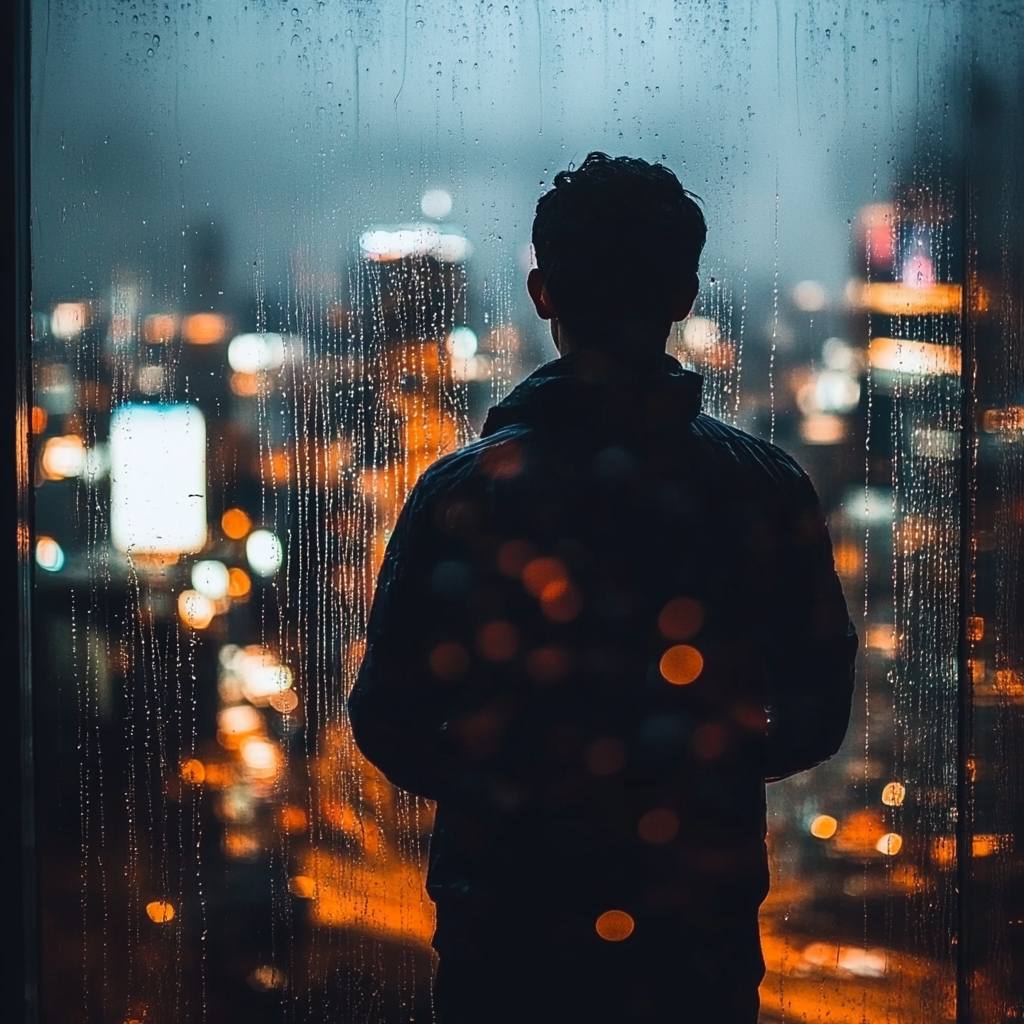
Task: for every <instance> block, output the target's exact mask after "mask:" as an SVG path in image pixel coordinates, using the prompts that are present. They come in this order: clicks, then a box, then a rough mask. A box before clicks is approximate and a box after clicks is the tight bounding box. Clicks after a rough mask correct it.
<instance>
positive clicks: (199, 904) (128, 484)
mask: <svg viewBox="0 0 1024 1024" xmlns="http://www.w3.org/2000/svg"><path fill="white" fill-rule="evenodd" d="M1021 29H1022V25H1021V18H1020V12H1019V11H1016V10H1015V8H1014V5H1011V4H1000V3H993V4H990V5H987V6H985V7H984V8H981V7H980V6H977V5H973V4H969V3H967V2H966V0H964V2H963V3H948V4H943V5H928V4H921V3H918V2H916V0H915V2H911V0H906V2H896V3H893V2H888V3H881V2H864V3H861V4H859V5H854V6H850V5H849V4H838V3H797V2H795V0H780V2H777V3H775V4H746V3H732V2H719V3H713V4H711V3H709V4H681V3H670V2H668V0H657V2H652V3H649V4H647V5H643V4H637V3H632V2H629V3H627V2H625V0H615V2H604V3H597V2H591V0H578V2H576V3H575V4H574V5H572V6H565V5H564V3H563V2H560V3H558V4H551V3H507V4H502V3H500V2H496V3H485V4H475V3H474V4H469V3H457V2H454V0H446V2H445V3H442V4H439V5H437V4H435V5H426V4H424V3H417V2H416V0H408V2H406V3H405V4H395V3H390V4H385V3H378V4H373V3H358V4H355V3H353V4H333V5H328V4H323V3H318V4H310V3H306V2H304V3H298V4H296V5H293V4H292V3H275V4H256V3H254V4H250V5H248V6H238V5H233V6H230V9H229V6H225V5H222V6H216V5H212V4H191V5H169V4H163V3H156V2H147V0H136V2H132V3H106V4H103V3H94V2H88V0H78V2H72V3H67V4H63V5H48V4H45V3H42V2H37V3H33V5H32V36H33V75H34V79H33V92H32V159H33V200H32V203H33V206H32V220H33V241H32V244H33V256H34V282H33V293H34V298H33V303H34V307H33V308H34V314H33V363H32V365H33V394H34V398H33V402H34V405H33V408H32V432H33V466H34V474H35V485H36V494H35V521H34V545H35V561H36V584H35V591H34V593H35V605H34V609H33V615H34V644H35V647H34V657H35V669H34V671H35V675H34V687H35V694H36V701H37V724H36V728H37V733H36V756H37V776H38V793H39V814H38V817H39V825H38V837H37V840H38V850H39V864H40V872H39V874H40V879H41V896H40V899H41V909H40V921H41V941H42V971H43V977H42V984H41V992H42V997H41V999H42V1016H43V1019H44V1020H45V1021H65V1020H83V1021H97V1022H98V1021H118V1022H122V1021H147V1022H160V1021H165V1020H166V1021H181V1020H204V1019H208V1020H211V1021H212V1020H229V1019H242V1018H243V1017H246V1018H247V1019H254V1020H277V1019H282V1020H344V1021H353V1022H356V1021H367V1022H369V1021H384V1020H388V1021H390V1020H398V1019H403V1020H409V1019H416V1020H429V1019H431V1004H430V979H431V972H432V970H433V955H432V952H431V949H430V937H431V934H432V929H433V911H432V904H431V903H430V901H429V899H428V897H427V895H426V893H425V890H424V887H423V873H424V869H425V857H426V851H427V843H428V840H429V835H430V830H431V825H432V807H431V805H430V804H429V803H428V802H427V801H424V800H421V799H419V798H416V797H413V796H410V795H409V794H406V793H403V792H401V791H399V790H397V789H395V788H394V787H392V786H391V785H390V784H389V783H388V782H387V781H386V780H385V779H384V777H383V776H382V775H381V774H380V773H379V772H378V771H376V769H374V768H373V767H372V766H370V765H369V764H368V763H367V762H366V761H365V760H364V759H362V757H361V756H360V754H359V753H358V751H357V749H356V747H355V745H354V743H353V740H352V736H351V732H350V729H349V726H348V722H347V718H346V709H345V701H346V695H347V693H348V691H349V689H350V688H351V686H352V684H353V682H354V678H355V673H356V671H357V669H358V666H359V663H360V659H361V655H362V651H363V643H364V641H363V637H364V631H365V626H366V617H367V612H368V608H369V604H370V601H371V599H372V590H373V585H374V579H375V574H376V570H377V568H378V566H379V564H380V561H381V558H382V557H383V551H384V548H385V545H386V543H387V540H388V537H389V533H390V531H391V529H392V528H393V526H394V524H395V520H396V517H397V514H398V512H399V510H400V508H401V506H402V503H403V501H404V499H405V497H406V496H407V495H408V493H409V491H410V489H411V487H412V486H413V484H414V483H415V481H416V480H417V478H418V477H419V475H420V474H421V473H422V472H423V470H424V469H425V468H426V467H427V466H429V465H430V464H431V463H432V462H433V461H434V460H436V459H437V458H438V457H440V456H441V455H443V454H445V453H447V452H450V451H453V450H455V449H456V448H458V447H459V446H461V445H463V444H465V443H466V442H468V441H470V440H471V439H472V438H473V437H474V436H475V433H476V431H477V430H479V428H480V426H481V424H482V421H483V417H484V415H485V413H486V409H487V408H488V406H489V405H490V404H492V403H494V402H495V401H497V400H498V399H500V398H501V397H502V396H503V395H505V394H506V393H507V392H508V391H509V390H510V388H511V387H512V385H513V384H514V383H515V382H516V381H518V380H519V379H521V378H522V377H523V376H524V375H525V374H527V373H528V372H530V371H531V370H532V369H534V368H535V367H536V366H537V365H539V364H540V363H542V362H544V361H546V360H547V359H549V358H552V357H553V356H554V350H553V348H552V346H551V343H550V340H549V338H548V336H547V334H546V326H545V325H544V324H543V323H542V322H540V321H538V320H537V319H536V317H535V316H534V315H533V312H532V309H531V307H530V306H529V303H528V299H527V297H526V292H525V277H526V274H527V272H528V271H529V269H530V267H531V265H532V253H531V248H530V226H531V222H532V216H533V210H534V207H535V204H536V200H537V198H538V197H539V196H540V195H541V194H542V193H543V192H544V191H545V190H547V189H548V188H550V187H551V185H552V182H553V178H554V176H555V174H556V173H557V172H558V171H559V170H560V169H563V168H565V167H567V166H569V165H572V164H579V163H580V162H581V161H582V160H583V158H584V157H585V156H586V154H587V153H588V152H589V151H591V150H604V151H607V152H609V153H612V154H613V155H619V154H628V155H635V156H642V157H644V158H646V159H650V160H661V161H664V162H665V163H666V164H667V165H668V166H670V167H671V168H672V169H673V170H674V171H675V172H676V173H677V174H678V176H679V177H680V180H681V181H682V183H683V185H684V186H685V187H686V188H688V189H690V190H691V191H692V192H694V193H696V194H697V195H698V196H700V198H701V202H702V204H703V208H704V211H705V215H706V218H707V220H708V224H709V236H708V246H707V249H706V251H705V255H704V258H703V261H702V268H701V291H700V295H699V297H698V301H697V305H696V307H695V310H694V312H693V313H692V314H691V316H690V317H689V318H687V319H686V320H685V321H683V322H681V323H680V324H677V325H676V326H675V327H674V328H673V332H672V334H671V335H670V337H669V342H668V349H669V352H670V353H671V354H672V355H674V356H675V357H677V358H678V359H679V360H680V362H681V363H683V364H684V365H685V366H688V367H691V368H693V369H696V370H697V371H699V372H700V373H702V374H703V376H704V389H705V391H704V408H705V411H707V412H709V413H711V414H712V415H714V416H717V417H719V418H721V419H723V420H725V421H727V422H729V423H733V424H735V425H737V426H740V427H742V428H744V429H746V430H748V431H751V432H752V433H755V434H758V435H760V436H763V437H765V438H768V439H770V440H772V441H773V442H774V443H776V444H778V445H780V446H781V447H783V448H784V449H786V450H787V451H789V452H791V453H792V454H794V455H795V456H796V457H797V458H798V459H799V461H800V462H801V463H802V464H803V465H805V466H806V468H807V469H808V472H809V473H810V475H811V477H812V479H813V480H814V482H815V484H816V486H817V488H818V490H819V493H820V495H821V497H822V501H823V505H824V507H825V510H826V512H827V514H828V516H829V522H830V527H831V531H832V535H833V542H834V551H835V561H836V567H837V569H838V571H839V573H840V576H841V578H842V580H843V584H844V589H845V592H846V596H847V600H848V602H849V604H850V608H851V612H852V615H853V619H854V623H855V625H856V627H857V630H858V632H859V634H860V639H861V654H860V657H859V662H858V673H857V693H856V706H855V713H854V720H853V724H852V725H851V729H850V732H849V735H848V737H847V740H846V742H845V744H844V746H843V749H842V751H841V752H840V754H839V755H837V756H836V757H835V758H834V759H832V761H830V762H829V763H828V764H826V765H824V766H822V767H820V768H818V769H816V770H814V771H812V772H809V773H804V774H802V775H799V776H797V777H795V778H793V779H791V780H788V781H786V782H783V783H778V784H773V785H771V786H770V787H769V847H770V856H771V864H772V889H771V893H770V895H769V897H768V900H767V902H766V903H765V905H764V907H763V908H762V915H761V929H762V942H763V947H764V955H765V962H766V971H767V973H766V976H765V980H764V984H763V986H762V1019H763V1020H764V1021H766V1022H772V1021H793V1022H796V1021H805V1022H812V1021H826V1020H827V1021H848V1022H851V1024H853V1022H855V1021H856V1022H867V1021H871V1022H875V1021H878V1022H881V1021H901V1022H904V1024H910V1022H921V1024H934V1022H937V1021H943V1020H953V1019H955V1018H956V1004H957V963H958V960H957V936H958V928H959V927H960V925H959V923H958V916H957V915H958V901H957V884H958V881H957V838H956V837H957V811H958V806H960V805H959V803H958V794H957V782H958V772H960V773H964V774H965V775H966V778H967V781H968V783H969V787H970V792H971V793H972V801H974V802H973V803H972V805H971V807H972V813H975V812H976V818H972V832H971V836H970V843H969V844H968V845H969V846H970V849H971V856H972V865H973V867H972V871H973V876H972V877H973V879H974V883H975V885H976V888H974V889H972V900H973V901H974V902H973V904H972V905H973V907H974V916H973V918H972V919H971V928H972V931H971V932H970V933H969V935H970V939H971V949H972V951H973V952H972V960H971V964H972V966H971V972H972V973H971V975H970V987H971V990H972V992H973V993H974V1002H973V1009H972V1014H973V1016H972V1018H971V1019H975V1020H978V1021H979V1022H980V1021H982V1020H996V1019H1004V1018H1005V1019H1011V1018H1013V1016H1014V1013H1016V1015H1017V1016H1019V1015H1020V1014H1021V1013H1024V1010H1022V1009H1021V1007H1022V1005H1024V1004H1022V1003H1021V1001H1020V1000H1021V998H1022V996H1021V992H1020V986H1019V978H1018V979H1016V982H1014V981H1013V978H1014V967H1013V963H1014V950H1015V949H1016V948H1017V946H1016V945H1015V943H1019V938H1017V931H1019V921H1016V918H1015V917H1014V916H1013V915H1014V914H1016V917H1021V916H1024V914H1021V913H1018V912H1017V910H1014V909H1013V907H1015V906H1017V904H1015V903H1014V897H1012V893H1013V892H1015V890H1016V888H1019V886H1020V871H1019V861H1016V860H1014V852H1013V851H1014V832H1015V830H1016V828H1017V827H1019V816H1020V807H1021V796H1022V787H1021V784H1020V783H1021V780H1020V776H1019V769H1018V768H1016V767H1015V766H1016V764H1017V762H1019V761H1020V752H1021V749H1022V747H1021V732H1020V722H1019V718H1020V707H1021V704H1022V702H1024V683H1022V678H1024V677H1022V673H1024V665H1022V663H1021V642H1020V637H1021V612H1020V606H1019V602H1018V594H1019V590H1020V583H1019V562H1020V549H1021V529H1022V525H1021V524H1022V513H1021V509H1022V508H1024V505H1022V501H1024V496H1022V486H1024V484H1022V480H1024V474H1022V465H1021V451H1022V443H1024V377H1022V372H1024V371H1022V366H1024V362H1022V356H1021V352H1022V348H1021V336H1020V308H1021V301H1022V297H1021V269H1020V268H1021V262H1020V261H1021V254H1020V238H1021V234H1020V213H1019V210H1020V208H1021V203H1020V198H1021V186H1020V166H1021V161H1020V159H1019V156H1020V155H1021V154H1020V142H1019V140H1020V138H1021V137H1022V133H1021V131H1020V104H1021V94H1020V85H1019V82H1018V81H1017V80H1016V79H1015V78H1014V74H1015V73H1016V71H1015V69H1016V68H1018V67H1019V61H1020V57H1021V54H1020V43H1021V38H1022V32H1021ZM1014 140H1016V141H1014ZM628 258H629V254H628V253H624V254H623V259H628ZM965 331H968V332H971V334H970V336H971V338H972V339H973V343H972V345H971V346H968V347H965V346H964V338H965ZM962 352H968V353H973V352H977V360H976V363H972V367H971V373H970V374H967V375H966V377H967V378H972V377H973V379H974V381H975V383H976V384H977V389H976V394H977V399H976V408H974V412H973V414H972V415H975V414H976V415H975V418H976V420H977V429H978V434H977V438H978V440H977V444H975V445H973V446H971V445H968V447H967V452H968V457H969V458H970V460H971V471H970V472H968V473H967V474H965V473H964V466H963V464H962V453H963V451H964V446H963V431H962V426H963V420H962V411H963V409H962V395H961V380H962V379H963V378H964V377H965V375H964V374H962V365H961V362H962V358H961V355H962ZM965 476H966V477H967V478H968V479H970V480H972V481H973V483H972V487H973V488H974V489H975V493H974V494H973V496H972V501H970V502H966V503H965V502H964V501H963V500H962V497H963V494H962V481H963V479H965ZM972 502H973V503H972ZM965 508H967V509H968V510H973V511H972V512H971V514H972V515H975V518H974V519H971V518H968V519H966V520H965V518H964V511H965ZM965 524H966V525H965ZM963 529H969V530H970V531H971V541H970V544H969V545H967V546H966V548H965V545H964V544H963V538H962V537H961V531H962V530H963ZM964 550H968V551H970V552H971V557H972V558H973V559H974V560H975V562H976V565H975V570H976V571H975V575H974V577H973V578H974V579H975V584H974V587H973V589H972V590H971V594H972V597H971V601H972V606H971V608H970V609H968V611H969V612H970V614H962V609H961V607H960V599H959V595H960V581H961V571H962V552H963V551H964ZM961 619H963V621H964V622H965V623H966V624H967V637H968V640H969V643H970V645H971V646H970V655H969V658H968V659H967V660H966V662H964V663H965V664H966V666H967V669H968V676H969V678H968V679H964V678H962V674H961V673H960V672H959V671H958V656H959V655H958V636H959V635H960V629H961ZM965 686H970V687H972V691H971V692H972V693H973V694H974V704H973V719H972V724H973V726H974V733H973V734H972V735H973V738H974V739H973V743H972V744H971V749H970V750H969V751H967V750H966V749H965V747H964V743H963V738H962V736H960V735H959V734H958V721H959V715H960V714H961V712H962V710H963V708H964V707H965V705H964V703H963V701H962V695H963V693H964V687H965ZM968 755H969V756H968ZM1008 765H1010V766H1014V767H1013V768H1012V770H1011V769H1008V768H1007V766H1008ZM1001 782H1003V783H1004V784H1000V783H1001ZM975 825H976V827H974V826H975ZM1007 894H1011V895H1007ZM990 906H991V907H996V908H1000V909H999V911H998V912H997V913H994V914H992V915H991V916H989V915H988V912H987V908H988V907H990ZM1004 909H1005V913H1003V910H1004ZM1018 910H1019V907H1018ZM1011 911H1012V912H1011ZM1008 921H1009V922H1010V923H1009V924H1007V923H1006V922H1008ZM1014 922H1016V923H1015V924H1014ZM961 971H963V967H962V966H961ZM1014 983H1018V988H1017V991H1016V995H1014V989H1013V984H1014ZM1000 1014H1001V1015H1002V1016H999V1015H1000ZM960 1019H961V1020H963V1019H965V1018H963V1017H961V1018H960Z"/></svg>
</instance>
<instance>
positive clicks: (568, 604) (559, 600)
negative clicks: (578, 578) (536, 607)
mask: <svg viewBox="0 0 1024 1024" xmlns="http://www.w3.org/2000/svg"><path fill="white" fill-rule="evenodd" d="M540 603H541V609H542V610H543V612H544V615H545V616H546V617H547V618H549V619H551V621H552V622H571V621H572V620H573V619H575V618H576V616H577V615H579V613H580V609H581V608H582V607H583V595H582V594H581V593H580V591H579V588H577V587H574V586H573V585H572V584H571V583H570V582H569V581H568V580H554V581H552V582H551V583H549V584H548V585H547V586H546V587H545V588H544V590H543V591H542V592H541V595H540Z"/></svg>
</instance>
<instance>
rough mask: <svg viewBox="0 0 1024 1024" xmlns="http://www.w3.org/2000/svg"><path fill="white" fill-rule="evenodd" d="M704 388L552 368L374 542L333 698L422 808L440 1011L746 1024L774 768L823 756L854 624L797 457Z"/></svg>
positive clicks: (838, 734)
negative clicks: (371, 582)
mask: <svg viewBox="0 0 1024 1024" xmlns="http://www.w3.org/2000/svg"><path fill="white" fill-rule="evenodd" d="M700 395H701V378H700V377H699V376H698V375H697V374H694V373H690V372H688V371H684V370H683V369H682V368H681V367H680V366H679V364H678V363H677V362H676V361H675V360H673V359H671V358H670V357H668V356H665V357H664V358H663V359H662V360H661V361H659V362H658V363H657V364H656V365H651V366H649V367H647V368H646V369H643V370H639V369H635V370H624V369H621V368H614V369H613V368H611V367H610V366H609V364H607V363H603V362H600V361H598V360H595V359H594V358H592V357H588V356H586V355H576V356H569V357H565V358H562V359H559V360H557V361H555V362H552V363H549V364H548V365H546V366H543V367H541V368H540V369H539V370H537V371H536V372H535V373H534V374H532V375H531V376H530V377H529V378H528V379H527V380H526V381H524V382H523V383H522V384H520V385H519V386H518V387H517V388H516V389H515V390H514V391H512V393H511V394H510V395H509V396H508V397H507V398H506V399H505V400H504V401H503V402H501V403H500V404H499V405H498V406H496V407H495V408H493V409H491V411H490V413H489V415H488V417H487V421H486V424H485V426H484V429H483V432H482V436H481V439H480V440H479V441H477V442H476V443H474V444H471V445H468V446H467V447H465V448H463V449H461V450H460V451H457V452H455V453H453V454H452V455H449V456H447V457H445V458H443V459H441V460H440V461H439V462H437V463H436V464H435V465H434V466H432V467H431V468H430V469H429V470H428V471H427V472H426V473H425V474H424V475H423V477H422V479H421V480H420V481H419V483H418V484H417V485H416V487H415V489H414V490H413V492H412V494H411V495H410V497H409V500H408V502H407V503H406V506H405V508H404V510H403V511H402V514H401V516H400V518H399V521H398V523H397V525H396V528H395V531H394V534H393V535H392V537H391V540H390V543H389V545H388V549H387V554H386V556H385V559H384V564H383V566H382V568H381V572H380V576H379V580H378V584H377V591H376V597H375V599H374V604H373V609H372V612H371V616H370V623H369V633H368V643H367V650H366V656H365V659H364V662H363V665H362V669H361V672H360V674H359V678H358V681H357V683H356V686H355V688H354V690H353V692H352V694H351V698H350V701H349V711H350V715H351V721H352V726H353V729H354V732H355V737H356V741H357V743H358V744H359V747H360V749H361V750H362V751H363V753H364V754H365V755H366V756H367V757H368V758H369V760H370V761H372V762H373V763H374V764H375V765H377V766H378V767H379V768H380V769H381V770H382V771H383V772H384V773H385V774H386V775H387V776H388V778H389V779H391V780H392V781H393V782H394V783H395V784H396V785H398V786H400V787H402V788H404V789H407V790H410V791H412V792H415V793H419V794H421V795H423V796H427V797H430V798H432V799H434V800H436V801H437V817H436V825H435V830H434V834H433V838H432V842H431V856H430V869H429V874H428V881H427V885H428V891H429V892H430V895H431V897H432V898H433V899H434V900H435V901H436V903H437V912H438V926H437V934H436V936H435V940H434V944H435V947H436V948H437V950H438V952H439V954H440V957H441V961H440V962H441V967H440V972H439V976H438V982H437V996H436V998H437V1004H438V1011H439V1014H440V1016H441V1018H442V1020H444V1021H462V1020H466V1021H469V1020H473V1021H474V1022H476V1024H479V1022H482V1021H489V1020H505V1019H508V1020H513V1019H531V1020H544V1019H548V1016H550V1019H559V1020H560V1021H563V1022H564V1021H566V1020H571V1019H575V1018H576V1017H577V1016H578V1017H579V1019H581V1020H582V1019H587V1020H602V1019H608V1020H613V1019H614V1020H619V1021H625V1020H630V1019H637V1020H645V1019H651V1020H655V1019H659V1015H664V1014H666V1013H669V1014H671V1016H672V1019H674V1020H678V1021H684V1020H691V1019H692V1020H695V1021H696V1020H704V1019H706V1016H707V1014H713V1015H714V1016H713V1018H711V1019H715V1020H718V1021H732V1020H735V1021H748V1020H749V1021H753V1020H755V1019H756V1013H757V1009H756V1007H757V984H758V982H759V980H760V978H761V975H762V974H763V964H762V961H761V957H760V946H759V941H758V933H757V910H758V906H759V905H760V903H761V901H762V900H763V898H764V896H765V894H766V892H767V888H768V869H767V858H766V854H765V846H764V837H765V809H764V782H765V780H766V779H775V778H780V777H783V776H786V775H789V774H791V773H793V772H798V771H802V770H804V769H806V768H810V767H812V766H814V765H816V764H818V763H819V762H821V761H823V760H824V759H826V758H827V757H829V756H831V755H832V754H834V753H835V752H836V750H837V749H838V747H839V745H840V743H841V742H842V739H843V736H844V733H845V731H846V727H847V723H848V719H849V713H850V702H851V696H852V688H853V663H854V656H855V652H856V647H857V640H856V634H855V633H854V630H853V627H852V625H851V624H850V620H849V616H848V614H847V609H846V604H845V601H844V599H843V595H842V591H841V588H840V584H839V580H838V578H837V576H836V573H835V570H834V568H833V562H832V549H831V543H830V541H829V537H828V532H827V529H826V526H825V522H824V518H823V515H822V511H821V508H820V505H819V502H818V499H817V496H816V495H815V492H814V488H813V487H812V485H811V483H810V481H809V480H808V478H807V476H806V474H805V473H804V472H803V471H802V470H801V469H800V467H799V466H798V465H797V464H796V463H795V462H794V461H793V460H792V459H791V458H790V457H789V456H788V455H786V454H785V453H784V452H782V451H781V450H780V449H778V448H776V447H774V446H773V445H770V444H768V443H766V442H764V441H761V440H758V439H757V438H754V437H751V436H750V435H748V434H745V433H743V432H742V431H740V430H738V429H736V428H734V427H730V426H727V425H725V424H723V423H720V422H719V421H717V420H714V419H712V418H710V417H708V416H705V415H703V414H701V413H700ZM608 910H617V911H623V912H625V914H628V915H629V918H628V919H629V920H631V921H632V924H633V932H632V934H630V936H629V937H628V938H627V939H624V940H621V941H609V940H607V939H603V938H602V937H601V935H600V934H599V932H600V930H601V929H600V927H599V925H598V921H599V918H600V915H601V914H602V913H604V912H605V911H608ZM605 920H606V921H608V920H611V919H605ZM617 920H619V921H625V920H627V919H626V918H618V919H617ZM608 930H609V929H608V927H605V928H604V931H605V932H608ZM587 978H589V979H592V980H591V981H589V982H586V983H584V981H583V979H587ZM574 979H575V980H574ZM684 990H685V992H686V995H685V998H684V997H683V995H682V993H683V991H684ZM724 992H728V993H729V994H728V995H727V996H726V995H723V993H724ZM488 993H490V995H488ZM502 1007H505V1008H506V1009H502ZM688 1012H689V1013H690V1016H688V1015H687V1013H688ZM751 1013H752V1014H753V1016H751ZM503 1014H507V1016H503ZM546 1015H548V1016H546ZM567 1015H568V1016H567Z"/></svg>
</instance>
